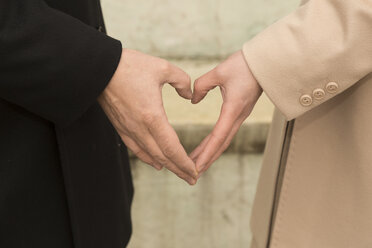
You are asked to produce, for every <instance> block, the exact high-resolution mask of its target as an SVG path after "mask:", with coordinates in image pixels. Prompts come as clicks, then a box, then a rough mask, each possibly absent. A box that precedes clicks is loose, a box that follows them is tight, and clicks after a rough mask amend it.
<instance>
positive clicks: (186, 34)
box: [102, 0, 299, 58]
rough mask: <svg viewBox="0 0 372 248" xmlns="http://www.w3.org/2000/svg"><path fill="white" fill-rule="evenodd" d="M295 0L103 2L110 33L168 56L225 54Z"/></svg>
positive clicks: (130, 45) (296, 0) (129, 44)
mask: <svg viewBox="0 0 372 248" xmlns="http://www.w3.org/2000/svg"><path fill="white" fill-rule="evenodd" d="M298 3H299V0H282V1H280V0H102V7H103V9H104V13H105V19H106V24H107V26H108V31H109V33H110V34H111V35H113V36H114V37H116V38H119V39H120V40H122V41H123V43H124V45H125V47H128V48H134V49H138V50H141V51H144V52H148V53H151V54H155V55H159V56H163V57H167V58H185V57H188V58H200V57H202V58H216V57H217V58H219V57H225V56H226V55H228V54H230V53H232V52H233V51H235V50H238V49H240V47H241V46H242V44H243V43H244V42H245V41H247V40H249V39H250V38H251V37H252V36H254V35H255V34H257V33H258V32H259V31H260V30H262V29H263V28H264V27H266V26H267V25H269V24H271V23H273V22H274V21H276V20H277V19H278V18H281V17H283V16H284V15H286V14H287V13H289V12H290V11H291V10H293V9H294V8H295V7H296V6H297V5H298Z"/></svg>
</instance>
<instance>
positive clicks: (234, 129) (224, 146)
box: [199, 120, 244, 174]
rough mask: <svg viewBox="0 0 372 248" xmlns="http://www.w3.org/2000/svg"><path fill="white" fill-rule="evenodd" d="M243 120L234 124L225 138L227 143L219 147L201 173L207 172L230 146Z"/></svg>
mask: <svg viewBox="0 0 372 248" xmlns="http://www.w3.org/2000/svg"><path fill="white" fill-rule="evenodd" d="M243 121H244V120H243ZM243 121H240V120H239V121H237V122H235V124H234V127H233V128H232V130H231V132H230V134H229V136H228V137H227V139H226V140H225V143H224V144H223V145H222V146H221V147H220V148H219V150H218V151H217V152H216V153H215V154H214V155H213V157H212V159H211V160H210V161H208V162H207V163H206V166H205V167H204V168H203V169H202V170H201V171H200V172H199V174H201V173H203V172H205V171H206V170H208V169H209V167H210V166H211V165H212V164H213V163H214V162H215V161H216V160H217V159H218V158H219V157H220V156H221V154H222V153H223V152H224V151H225V150H226V149H227V148H228V147H229V145H230V144H231V141H232V140H233V138H234V137H235V135H236V133H237V132H238V131H239V128H240V126H241V124H242V123H243Z"/></svg>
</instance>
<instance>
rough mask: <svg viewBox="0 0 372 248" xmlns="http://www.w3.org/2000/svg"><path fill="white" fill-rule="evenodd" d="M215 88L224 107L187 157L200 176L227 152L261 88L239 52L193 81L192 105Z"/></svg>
mask: <svg viewBox="0 0 372 248" xmlns="http://www.w3.org/2000/svg"><path fill="white" fill-rule="evenodd" d="M216 86H219V87H220V90H221V94H222V98H223V104H222V108H221V114H220V117H219V119H218V121H217V123H216V125H215V127H214V129H213V131H212V133H211V134H209V135H208V136H207V137H206V138H205V139H204V140H203V141H202V142H201V143H200V145H199V146H198V147H197V148H196V149H195V150H194V151H193V152H192V153H191V154H190V157H191V158H192V159H193V160H194V161H195V162H196V168H197V170H198V172H199V174H201V173H202V172H204V171H205V170H207V169H208V168H209V166H210V165H211V164H212V163H213V162H214V161H215V160H216V159H217V158H218V157H219V156H220V155H221V154H222V153H223V152H224V151H225V150H226V149H227V147H228V146H229V144H230V142H231V140H232V139H233V137H234V135H235V134H236V133H237V131H238V130H239V127H240V126H241V124H242V123H243V122H244V120H245V119H246V118H247V117H248V116H249V114H250V113H251V111H252V109H253V107H254V105H255V104H256V102H257V100H258V98H259V97H260V95H261V93H262V89H261V87H260V86H259V84H258V83H257V81H256V79H255V78H254V76H253V74H252V73H251V71H250V69H249V67H248V65H247V63H246V61H245V59H244V56H243V53H242V51H239V52H236V53H234V54H233V55H231V56H230V57H229V58H228V59H227V60H225V61H224V62H222V63H221V64H220V65H218V66H217V67H216V68H215V69H213V70H212V71H210V72H208V73H207V74H205V75H203V76H202V77H200V78H199V79H197V80H196V81H195V84H194V94H193V97H192V101H191V102H192V103H194V104H196V103H198V102H200V101H201V100H202V99H203V98H204V97H205V96H206V95H207V93H208V91H210V90H211V89H213V88H215V87H216Z"/></svg>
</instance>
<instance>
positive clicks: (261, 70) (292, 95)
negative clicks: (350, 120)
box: [243, 0, 372, 120]
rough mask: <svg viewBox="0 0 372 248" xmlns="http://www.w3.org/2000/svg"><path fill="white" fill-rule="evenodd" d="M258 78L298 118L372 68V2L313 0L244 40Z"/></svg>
mask: <svg viewBox="0 0 372 248" xmlns="http://www.w3.org/2000/svg"><path fill="white" fill-rule="evenodd" d="M243 53H244V55H245V58H246V61H247V63H248V65H249V67H250V69H251V70H252V72H253V74H254V76H255V77H256V79H257V81H258V82H259V84H260V85H261V87H262V88H263V90H264V91H265V93H266V94H267V95H268V97H269V98H270V99H271V100H272V101H273V103H274V104H275V105H276V107H277V108H279V109H280V110H281V112H282V113H283V114H284V115H285V116H286V117H287V119H288V120H291V119H294V118H296V117H298V116H300V115H302V114H304V113H306V112H307V111H309V110H311V109H312V108H315V107H317V106H319V105H320V104H322V103H324V102H325V101H328V100H329V99H331V98H333V97H335V96H336V95H338V94H339V93H341V92H343V91H345V90H346V89H348V88H349V87H350V86H352V85H353V84H355V83H356V82H358V81H359V80H361V79H362V78H363V77H365V76H366V75H368V74H369V73H371V71H372V1H371V0H355V1H348V0H310V1H308V2H307V3H306V4H304V5H302V6H301V7H299V8H298V9H297V10H295V11H294V12H293V13H291V14H289V15H288V16H286V17H285V18H283V19H281V20H279V21H277V22H276V23H274V24H273V25H271V26H269V27H268V28H267V29H266V30H264V31H263V32H262V33H260V34H258V35H257V36H256V37H254V38H253V39H252V40H250V41H249V42H247V43H246V44H244V46H243Z"/></svg>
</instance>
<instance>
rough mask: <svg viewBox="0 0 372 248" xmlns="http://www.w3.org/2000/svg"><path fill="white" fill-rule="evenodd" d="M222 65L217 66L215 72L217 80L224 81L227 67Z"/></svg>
mask: <svg viewBox="0 0 372 248" xmlns="http://www.w3.org/2000/svg"><path fill="white" fill-rule="evenodd" d="M221 65H222V64H221ZM221 65H219V66H217V67H216V68H215V69H214V70H213V71H214V73H215V76H216V77H217V78H220V79H223V78H225V76H226V73H227V71H226V68H225V66H221Z"/></svg>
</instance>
